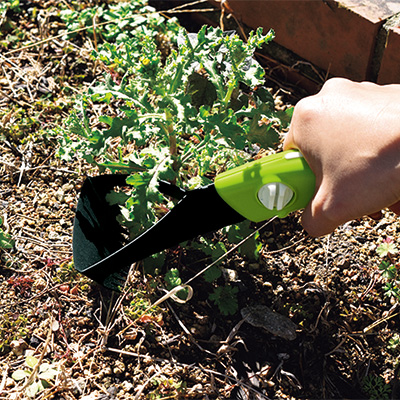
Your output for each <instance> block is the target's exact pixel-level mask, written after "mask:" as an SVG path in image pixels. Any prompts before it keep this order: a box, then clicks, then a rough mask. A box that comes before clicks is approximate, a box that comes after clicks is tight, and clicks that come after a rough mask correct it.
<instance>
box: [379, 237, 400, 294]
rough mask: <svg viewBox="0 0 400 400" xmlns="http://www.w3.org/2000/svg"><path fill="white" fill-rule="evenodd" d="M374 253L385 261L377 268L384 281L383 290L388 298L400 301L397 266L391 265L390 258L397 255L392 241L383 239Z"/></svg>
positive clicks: (399, 278) (399, 282) (399, 277)
mask: <svg viewBox="0 0 400 400" xmlns="http://www.w3.org/2000/svg"><path fill="white" fill-rule="evenodd" d="M376 252H377V253H378V254H379V255H380V256H381V257H382V258H386V260H382V262H381V263H380V264H379V266H378V268H379V270H380V271H381V274H382V277H383V279H384V280H385V284H384V286H383V290H384V292H385V295H386V296H388V297H394V298H396V299H397V300H399V299H400V275H399V269H398V266H397V265H394V264H393V260H392V256H393V255H394V254H397V252H398V249H397V246H396V244H395V243H394V241H393V240H392V239H390V238H387V239H385V240H384V241H383V242H382V243H381V244H380V245H379V246H378V248H377V250H376Z"/></svg>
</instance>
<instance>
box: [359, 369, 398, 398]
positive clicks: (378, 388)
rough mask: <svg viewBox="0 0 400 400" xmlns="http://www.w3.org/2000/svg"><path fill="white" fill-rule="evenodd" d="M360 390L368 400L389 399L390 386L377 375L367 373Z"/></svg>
mask: <svg viewBox="0 0 400 400" xmlns="http://www.w3.org/2000/svg"><path fill="white" fill-rule="evenodd" d="M361 386H362V390H363V392H364V393H365V394H367V395H368V399H369V400H388V399H390V394H391V388H390V385H388V384H387V383H386V382H385V380H384V379H383V378H382V377H381V376H379V375H367V376H366V377H365V378H364V379H363V381H362V385H361Z"/></svg>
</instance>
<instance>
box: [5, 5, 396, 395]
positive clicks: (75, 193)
mask: <svg viewBox="0 0 400 400" xmlns="http://www.w3.org/2000/svg"><path fill="white" fill-rule="evenodd" d="M21 3H22V2H21ZM29 3H30V4H31V5H32V4H33V5H34V6H35V7H37V9H38V11H40V12H38V15H40V16H41V18H39V17H38V18H36V19H35V20H31V19H27V18H21V16H20V15H13V14H12V13H10V14H9V18H10V21H11V22H12V23H13V24H15V26H17V27H18V28H19V29H20V31H21V32H22V33H21V35H22V36H21V38H23V39H20V43H19V42H18V41H17V42H16V43H14V44H12V43H11V42H9V43H8V44H3V45H2V47H1V50H0V59H1V67H2V68H1V71H0V121H1V124H0V133H1V135H2V139H1V140H0V206H1V209H0V216H1V218H2V219H3V225H2V229H3V230H4V231H5V232H6V233H7V234H10V235H11V237H12V238H13V239H14V240H15V245H14V247H13V248H12V249H2V248H0V255H1V264H0V290H1V293H2V296H1V300H0V317H1V318H0V365H1V377H0V398H2V399H23V398H27V388H29V386H31V383H32V382H35V381H38V379H39V378H38V377H40V374H41V371H40V369H39V368H33V369H32V368H31V369H30V368H29V367H27V366H26V365H25V362H26V359H27V356H28V355H33V356H35V357H36V358H37V359H38V360H39V364H40V365H44V364H46V363H48V364H50V365H51V367H52V368H54V369H56V370H57V376H56V377H55V378H52V379H47V383H48V385H47V386H48V387H47V388H44V389H43V390H41V391H40V392H39V393H38V394H37V395H36V398H38V399H66V400H69V399H83V400H92V399H104V400H105V399H171V398H177V399H181V398H182V399H183V398H185V399H192V398H193V399H197V398H198V399H344V398H346V399H368V398H382V399H383V398H397V396H398V394H399V392H398V373H397V360H398V353H399V346H400V344H399V346H396V345H389V344H390V343H392V344H393V343H395V339H396V338H398V336H397V335H398V334H399V328H398V326H399V315H398V314H399V306H398V302H397V300H396V299H395V298H393V297H388V296H386V294H385V292H384V290H383V285H384V281H383V278H382V276H381V273H380V271H379V269H378V266H379V264H380V262H381V259H380V257H379V255H378V254H377V252H376V249H377V247H378V245H379V244H380V243H382V241H383V240H384V239H386V238H388V237H390V238H392V239H393V240H394V242H395V243H396V242H397V241H398V238H399V234H400V226H399V223H398V220H397V218H396V216H394V215H393V214H391V213H390V212H384V214H383V216H382V218H381V219H380V220H379V221H373V220H371V219H368V218H365V219H362V220H358V221H352V222H349V223H347V224H345V225H344V226H341V227H340V228H338V229H337V230H336V231H335V232H334V233H332V234H331V235H328V236H325V237H323V238H316V239H315V238H311V237H309V236H307V235H306V233H305V232H304V231H303V230H302V228H301V225H300V222H299V221H300V216H301V213H300V212H299V213H295V214H293V215H291V216H289V217H288V218H286V219H283V220H274V221H272V222H270V223H269V224H268V225H266V226H263V227H262V225H259V226H254V228H255V229H258V228H261V229H260V238H261V241H262V243H263V248H262V251H261V254H260V258H259V260H257V261H249V260H247V259H246V258H244V257H243V256H241V255H240V253H239V252H238V251H236V250H234V251H232V252H230V253H229V255H227V256H226V257H225V258H224V259H223V260H222V261H221V263H220V266H221V267H223V268H224V269H225V272H226V273H225V274H224V275H223V277H222V278H220V279H221V282H223V281H224V280H225V281H228V282H230V283H231V285H233V286H235V287H237V288H238V302H239V311H238V312H237V313H236V314H234V315H233V316H224V315H222V314H221V313H220V311H219V310H218V308H217V307H216V306H215V304H214V303H213V302H211V301H210V300H209V299H208V294H209V293H210V289H211V287H210V285H211V284H209V283H207V282H205V281H204V280H203V279H202V278H197V279H195V280H193V281H192V282H191V284H190V285H191V287H192V288H193V291H194V295H193V298H192V299H191V300H190V301H188V302H186V303H184V304H181V303H178V302H174V301H173V300H167V301H165V302H163V303H161V304H160V305H158V306H157V307H154V308H152V309H151V310H148V307H149V306H150V304H154V302H155V301H156V300H157V299H159V298H161V297H162V296H163V294H164V292H162V291H160V290H158V289H157V286H159V284H160V282H161V281H160V280H159V279H157V277H154V278H153V279H150V278H149V277H148V276H145V275H144V274H143V272H142V266H141V264H140V263H139V264H137V265H134V266H133V268H132V270H131V274H130V277H129V283H128V285H127V287H126V288H125V290H124V291H123V293H122V294H117V293H114V292H111V291H108V290H106V289H104V288H102V287H100V286H98V285H97V284H96V283H94V282H92V281H90V280H89V279H87V278H85V277H84V276H82V275H80V274H79V273H77V272H76V271H75V270H74V268H73V260H72V248H71V242H72V227H73V219H74V210H75V207H76V203H77V199H78V197H79V190H80V187H81V185H82V182H83V180H84V178H85V176H88V175H95V174H96V173H98V172H97V171H96V170H95V169H93V168H92V167H91V166H89V165H87V164H85V163H84V162H83V161H81V162H74V163H70V162H65V161H62V160H61V159H60V158H58V157H57V156H56V153H57V146H58V144H57V137H56V136H55V135H51V134H50V133H49V132H50V131H51V130H52V129H53V128H54V127H56V126H57V125H59V124H60V123H61V121H62V120H63V118H65V117H66V116H67V115H68V112H69V109H70V108H71V107H72V101H71V96H72V94H74V93H79V92H80V91H82V90H84V89H85V86H87V85H88V84H89V83H90V82H92V81H93V79H95V78H96V77H99V76H100V75H101V74H102V73H103V72H104V70H103V68H102V66H101V65H99V64H98V63H94V62H93V61H92V60H91V59H90V57H89V54H90V52H91V49H92V46H93V43H91V42H90V40H88V39H85V40H81V41H80V42H79V43H78V42H76V43H73V46H70V47H71V51H70V52H69V53H64V52H63V51H62V49H63V48H64V47H65V46H66V45H67V43H66V42H65V41H64V40H63V39H62V38H59V37H57V38H55V37H56V36H57V33H58V29H60V21H59V19H58V17H57V13H58V11H57V10H59V7H60V5H61V4H62V3H63V1H58V0H49V1H41V0H35V1H32V2H29ZM78 3H80V2H78ZM86 4H87V5H89V2H86ZM10 34H11V31H10ZM11 39H12V38H8V39H7V40H8V41H10V40H11ZM33 39H35V41H36V42H40V43H41V44H40V45H37V46H35V47H27V46H26V43H27V42H28V41H29V40H33ZM14 49H17V51H14ZM270 84H271V85H273V87H274V90H275V91H279V89H280V88H279V86H278V87H277V83H276V82H274V83H272V81H271V82H270ZM295 97H296V93H295V92H294V93H289V92H287V90H286V89H285V97H284V98H283V101H284V102H285V103H288V102H290V101H293V99H294V98H295ZM215 235H216V237H219V236H218V233H216V234H215ZM394 258H395V260H394V262H397V260H396V257H394ZM168 260H170V261H169V265H168V268H171V267H176V268H178V269H179V270H180V273H181V277H182V280H183V281H184V282H185V281H186V280H187V279H189V278H191V277H192V276H193V275H194V274H195V273H196V272H198V271H199V270H200V269H201V268H203V267H204V266H206V265H207V262H208V260H204V258H203V256H202V255H199V254H197V253H193V252H189V251H187V250H186V249H185V248H181V247H178V248H176V249H173V250H170V251H169V252H168ZM253 306H257V307H256V308H255V309H256V310H257V313H259V314H260V313H261V314H262V315H261V319H263V318H264V322H260V321H259V320H257V321H252V323H250V322H251V321H250V320H248V319H246V320H244V319H243V315H247V314H248V312H249V309H250V310H251V309H252V307H253ZM253 309H254V307H253ZM263 313H264V314H263ZM271 318H272V319H271ZM271 321H274V322H271ZM263 325H264V326H263ZM288 329H289V330H290V332H289V333H288V331H287V330H288ZM21 368H22V369H25V370H28V371H30V377H29V378H26V379H25V380H21V381H16V380H15V379H13V378H12V374H13V373H14V372H15V371H16V370H18V369H21ZM377 377H380V378H379V379H378V378H377ZM375 378H377V379H376V380H374V379H375ZM366 380H367V381H369V382H376V384H375V393H374V392H373V391H372V390H369V391H368V390H367V387H366V385H365V382H366ZM384 384H387V385H388V387H387V388H385V387H384Z"/></svg>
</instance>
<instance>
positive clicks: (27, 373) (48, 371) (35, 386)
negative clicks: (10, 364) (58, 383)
mask: <svg viewBox="0 0 400 400" xmlns="http://www.w3.org/2000/svg"><path fill="white" fill-rule="evenodd" d="M38 362H39V360H38V359H37V358H36V357H34V356H31V355H28V356H26V358H25V365H26V366H27V367H28V369H17V370H16V371H14V372H13V374H12V375H11V377H12V378H13V379H14V380H15V381H22V380H27V379H29V378H30V377H31V375H32V373H33V371H34V369H35V368H36V367H37V364H38ZM57 375H58V370H57V369H55V368H54V367H53V366H52V365H50V364H48V363H42V364H40V366H39V368H38V374H37V377H36V379H34V380H33V382H32V383H31V384H29V386H28V387H27V388H26V392H25V393H26V395H27V396H28V397H31V398H32V397H35V396H36V394H37V393H39V392H41V391H42V390H44V389H45V388H47V387H49V386H50V383H51V382H52V381H54V379H55V378H56V376H57Z"/></svg>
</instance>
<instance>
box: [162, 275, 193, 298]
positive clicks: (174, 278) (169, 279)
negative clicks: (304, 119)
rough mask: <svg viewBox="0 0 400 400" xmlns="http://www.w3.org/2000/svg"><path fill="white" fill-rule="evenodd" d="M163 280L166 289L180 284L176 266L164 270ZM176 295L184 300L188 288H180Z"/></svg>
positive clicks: (180, 280)
mask: <svg viewBox="0 0 400 400" xmlns="http://www.w3.org/2000/svg"><path fill="white" fill-rule="evenodd" d="M164 281H165V283H166V286H167V290H171V289H173V288H175V287H177V286H179V285H181V284H182V279H181V278H180V276H179V270H178V269H177V268H171V269H170V270H169V271H167V272H166V274H165V276H164ZM176 295H177V296H178V297H179V298H180V299H182V300H185V299H187V297H188V290H187V289H186V288H183V289H181V290H180V291H179V292H177V293H176Z"/></svg>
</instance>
